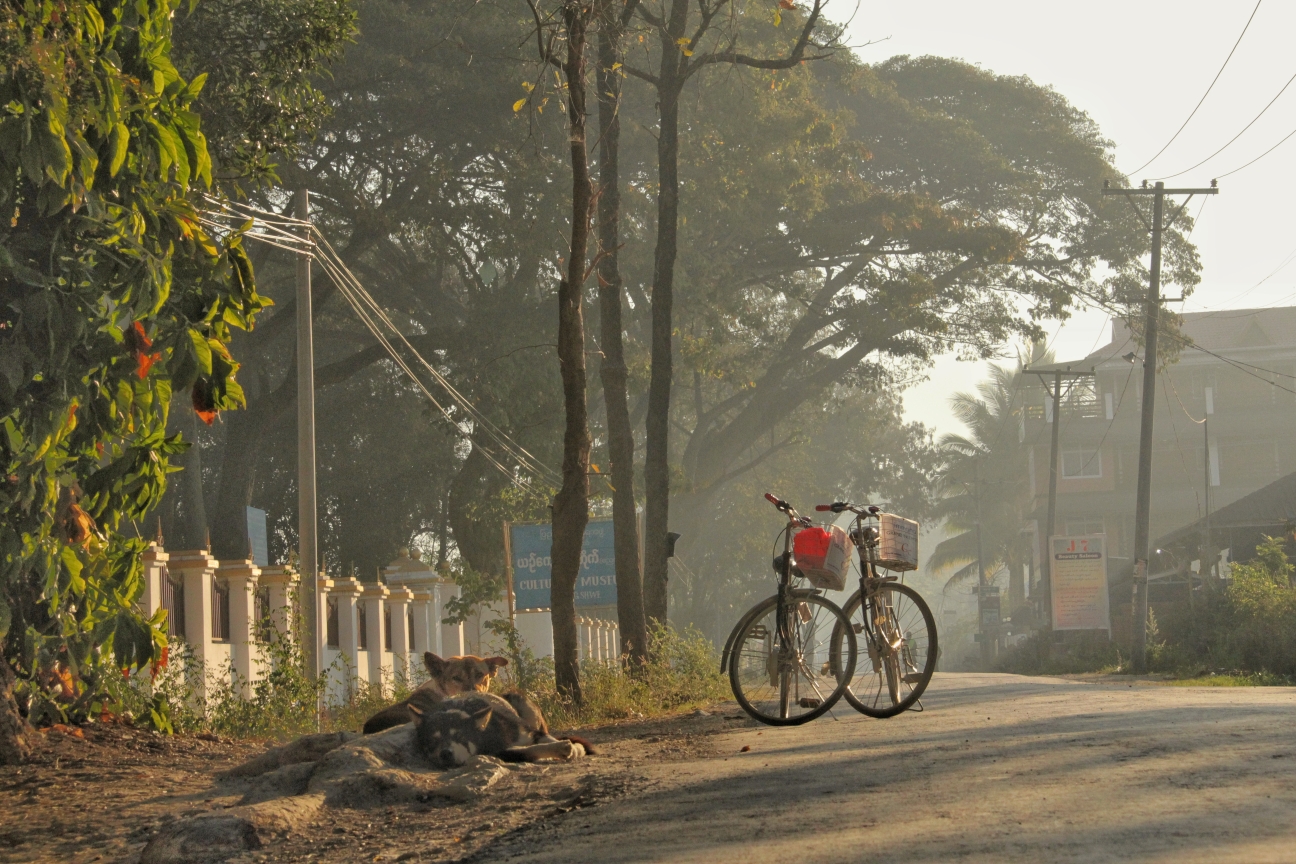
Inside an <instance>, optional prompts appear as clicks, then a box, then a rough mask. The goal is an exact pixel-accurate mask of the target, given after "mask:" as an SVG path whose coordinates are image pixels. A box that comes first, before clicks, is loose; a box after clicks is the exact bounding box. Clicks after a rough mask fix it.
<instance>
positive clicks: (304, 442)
mask: <svg viewBox="0 0 1296 864" xmlns="http://www.w3.org/2000/svg"><path fill="white" fill-rule="evenodd" d="M293 204H294V209H295V210H296V216H297V218H298V219H301V220H302V221H310V192H308V191H307V190H305V189H298V190H297V192H296V194H295V195H294V198H293ZM304 233H305V234H306V236H305V238H304V239H305V240H306V243H307V249H306V251H303V252H299V253H297V567H298V570H299V571H300V575H301V579H302V606H303V607H305V608H303V609H302V619H303V620H304V621H305V623H306V640H305V641H306V644H305V645H303V646H302V653H303V655H304V656H303V659H304V660H305V663H306V668H307V669H308V670H309V671H310V673H311V675H312V676H318V675H319V673H320V658H319V632H320V630H319V601H318V599H317V597H316V582H317V580H318V578H319V559H318V552H317V545H316V533H315V520H316V509H315V345H314V339H313V336H312V332H311V265H310V262H311V254H310V251H309V246H310V244H311V237H310V233H309V232H304Z"/></svg>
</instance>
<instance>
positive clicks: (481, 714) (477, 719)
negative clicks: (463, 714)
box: [472, 705, 492, 731]
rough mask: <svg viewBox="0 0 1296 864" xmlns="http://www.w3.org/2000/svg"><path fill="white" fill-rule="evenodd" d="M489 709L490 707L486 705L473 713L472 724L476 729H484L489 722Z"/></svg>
mask: <svg viewBox="0 0 1296 864" xmlns="http://www.w3.org/2000/svg"><path fill="white" fill-rule="evenodd" d="M491 710H492V709H491V707H490V706H489V705H488V706H486V707H485V708H483V709H481V710H480V711H478V712H477V713H476V714H474V715H473V718H472V719H473V725H474V726H476V727H477V729H478V730H481V731H484V730H485V729H486V727H487V726H488V725H489V724H490V719H491Z"/></svg>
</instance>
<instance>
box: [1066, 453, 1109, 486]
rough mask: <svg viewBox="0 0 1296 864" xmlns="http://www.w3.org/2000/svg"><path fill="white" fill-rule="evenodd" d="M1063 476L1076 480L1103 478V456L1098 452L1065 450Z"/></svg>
mask: <svg viewBox="0 0 1296 864" xmlns="http://www.w3.org/2000/svg"><path fill="white" fill-rule="evenodd" d="M1062 476H1063V477H1067V478H1076V479H1078V478H1082V477H1101V476H1102V456H1101V455H1100V454H1099V453H1098V451H1097V450H1063V451H1062Z"/></svg>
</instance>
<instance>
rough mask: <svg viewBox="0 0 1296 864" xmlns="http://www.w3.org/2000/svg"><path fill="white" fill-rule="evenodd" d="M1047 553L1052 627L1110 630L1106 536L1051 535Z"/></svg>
mask: <svg viewBox="0 0 1296 864" xmlns="http://www.w3.org/2000/svg"><path fill="white" fill-rule="evenodd" d="M1049 552H1050V553H1051V554H1052V555H1053V560H1052V562H1051V563H1052V565H1053V566H1052V567H1051V568H1050V572H1051V577H1052V582H1051V584H1052V588H1053V629H1054V630H1106V631H1107V632H1109V633H1110V632H1111V609H1110V606H1109V603H1108V598H1107V535H1105V534H1091V535H1089V536H1086V537H1053V538H1051V539H1050V541H1049Z"/></svg>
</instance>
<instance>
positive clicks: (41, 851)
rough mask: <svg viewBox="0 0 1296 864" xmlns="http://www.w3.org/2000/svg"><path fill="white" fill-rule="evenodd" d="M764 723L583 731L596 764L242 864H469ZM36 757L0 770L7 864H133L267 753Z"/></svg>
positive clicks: (340, 815) (327, 821)
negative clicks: (465, 862) (239, 768)
mask: <svg viewBox="0 0 1296 864" xmlns="http://www.w3.org/2000/svg"><path fill="white" fill-rule="evenodd" d="M749 725H754V724H753V723H752V721H750V720H748V719H747V718H746V716H745V715H743V714H741V712H739V711H738V709H737V707H736V706H733V705H730V706H722V707H720V708H719V709H715V710H713V711H708V712H705V714H699V713H689V714H685V715H682V716H678V717H672V718H668V719H665V720H660V721H653V722H641V723H628V724H622V725H618V726H610V727H604V728H601V729H595V730H582V732H581V734H582V735H583V736H584V737H586V738H588V739H589V740H590V741H591V742H592V743H595V744H596V745H598V750H599V752H598V755H596V756H593V757H590V758H588V759H584V760H580V761H578V762H573V763H570V764H555V765H545V766H530V765H527V766H513V767H514V770H512V771H511V772H510V775H509V777H508V778H507V779H506V780H504V781H502V782H500V783H498V784H496V785H495V786H494V787H492V788H491V789H489V790H488V791H487V793H486V795H485V797H484V798H483V799H482V800H481V801H479V802H477V803H475V804H472V805H463V804H455V803H451V802H448V801H445V800H440V799H434V800H432V801H430V802H428V803H426V804H420V805H415V806H413V807H408V806H404V807H387V808H382V809H377V810H360V811H338V810H329V811H325V814H324V816H323V817H322V818H320V819H318V820H316V822H315V823H314V824H313V825H312V826H310V828H309V829H308V830H305V831H302V832H296V833H294V834H292V835H290V836H289V837H288V838H287V839H286V840H285V841H283V842H279V843H275V844H273V845H271V846H268V847H266V848H263V849H261V850H257V851H255V852H252V853H250V854H248V855H246V856H244V857H243V858H241V859H232V860H235V861H257V862H260V861H306V860H310V861H321V862H354V861H409V862H433V861H458V860H462V859H464V858H466V857H470V856H472V855H474V854H476V853H479V852H481V851H482V850H484V849H486V848H487V847H489V846H490V845H491V844H492V843H494V842H495V841H497V840H499V839H500V838H501V837H503V836H505V835H508V834H511V833H515V832H517V831H519V830H521V829H523V828H526V827H528V826H532V825H534V824H536V823H542V822H545V821H546V820H550V819H554V818H561V817H562V816H563V815H565V814H568V813H572V812H575V811H578V810H581V809H584V808H588V807H594V806H598V805H602V804H605V803H607V802H608V801H611V800H614V799H616V798H619V797H622V796H625V795H627V794H632V793H634V794H638V793H641V792H642V791H644V790H645V789H647V788H649V786H648V784H650V783H651V782H652V781H650V780H649V779H648V778H647V776H646V775H645V774H644V772H643V770H642V769H643V766H645V765H646V764H648V763H650V762H651V763H658V764H660V763H669V762H672V761H675V760H682V759H688V758H692V757H693V756H694V755H695V754H701V753H710V752H711V750H710V747H709V745H708V744H707V741H708V740H709V738H710V737H712V736H714V735H716V734H718V733H721V732H723V731H726V730H728V729H731V728H740V727H746V726H749ZM41 738H42V744H41V746H40V748H39V750H38V752H37V754H36V757H35V759H34V760H33V761H32V762H31V763H30V764H28V765H25V766H23V767H21V768H15V769H6V771H5V773H4V774H0V862H3V864H18V862H23V864H27V862H60V864H62V862H74V864H85V862H122V864H135V862H136V861H137V860H138V858H139V853H140V851H141V850H142V849H143V848H144V846H145V845H146V844H147V842H148V840H149V839H150V838H151V837H152V836H153V835H154V834H155V833H156V832H157V830H158V829H159V828H160V827H162V826H163V825H165V824H167V823H168V822H170V821H173V820H175V819H179V818H182V817H184V816H189V815H195V814H197V813H200V812H206V811H210V810H214V809H218V808H221V807H228V806H233V805H234V804H235V803H236V802H237V801H238V796H237V795H232V796H228V797H222V793H223V792H224V791H226V790H225V789H223V788H222V787H220V786H218V785H214V784H213V781H212V777H213V775H215V774H216V773H218V772H220V771H223V770H225V769H227V768H230V767H232V766H234V765H237V764H239V763H241V762H243V761H245V760H247V759H248V758H250V757H251V756H254V755H256V754H258V753H260V752H262V751H264V749H265V746H266V745H265V744H264V743H262V742H247V741H243V742H235V741H228V740H221V739H218V738H216V737H215V736H199V737H193V736H174V737H167V736H161V735H156V734H153V733H150V732H146V731H142V730H138V729H134V728H131V727H129V726H121V725H116V724H92V725H87V726H83V727H78V728H74V729H54V730H46V731H44V732H42V733H41Z"/></svg>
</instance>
